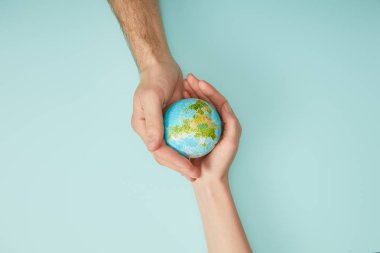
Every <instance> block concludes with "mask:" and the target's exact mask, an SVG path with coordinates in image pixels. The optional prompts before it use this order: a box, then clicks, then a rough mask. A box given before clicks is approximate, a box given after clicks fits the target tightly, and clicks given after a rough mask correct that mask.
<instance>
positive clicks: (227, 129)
mask: <svg viewBox="0 0 380 253" xmlns="http://www.w3.org/2000/svg"><path fill="white" fill-rule="evenodd" d="M220 116H221V118H222V121H223V125H224V127H223V136H222V138H221V140H220V144H221V146H225V147H230V148H232V149H237V147H238V145H239V140H240V136H241V125H240V122H239V120H238V119H237V117H236V115H235V113H234V112H233V110H232V108H231V106H230V105H229V103H228V102H225V103H224V104H223V107H222V109H221V111H220ZM224 143H228V145H224Z"/></svg>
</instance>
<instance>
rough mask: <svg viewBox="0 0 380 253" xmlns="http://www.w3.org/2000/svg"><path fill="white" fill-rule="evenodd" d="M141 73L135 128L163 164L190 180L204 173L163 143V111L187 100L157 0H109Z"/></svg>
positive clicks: (135, 110) (137, 89) (135, 99)
mask: <svg viewBox="0 0 380 253" xmlns="http://www.w3.org/2000/svg"><path fill="white" fill-rule="evenodd" d="M109 3H110V5H111V7H112V9H113V11H114V13H115V16H116V17H117V19H118V21H119V23H120V26H121V28H122V30H123V32H124V35H125V37H126V39H127V41H128V44H129V47H130V48H131V51H132V54H133V57H134V59H135V61H136V64H137V67H138V69H139V73H140V82H139V84H138V86H137V88H136V91H135V94H134V97H133V115H132V119H131V125H132V128H133V129H134V131H135V132H136V133H137V134H138V135H139V136H140V137H141V139H142V140H143V141H144V143H145V144H146V146H147V148H148V150H149V151H150V152H151V153H152V155H153V156H154V158H155V159H156V161H157V162H159V163H160V164H163V165H164V166H166V167H168V168H171V169H173V170H176V171H178V172H179V173H181V174H182V175H184V176H186V177H187V178H188V179H189V180H191V179H194V178H198V177H199V176H200V171H199V169H198V168H196V167H194V166H193V165H192V164H191V163H190V161H189V160H188V159H186V158H185V157H183V156H181V155H180V154H178V153H177V152H176V151H175V150H173V149H171V148H170V147H168V146H167V145H166V143H165V141H163V136H164V129H163V119H162V112H163V111H164V110H165V109H166V108H167V107H168V106H170V105H171V104H172V103H174V102H175V101H177V100H180V99H182V98H183V80H182V79H183V78H182V72H181V69H180V67H179V66H178V64H177V63H176V62H175V60H174V59H173V57H172V55H171V54H170V51H169V48H168V45H167V42H166V39H165V34H164V31H163V28H162V21H161V16H160V11H159V7H158V3H157V1H154V0H109Z"/></svg>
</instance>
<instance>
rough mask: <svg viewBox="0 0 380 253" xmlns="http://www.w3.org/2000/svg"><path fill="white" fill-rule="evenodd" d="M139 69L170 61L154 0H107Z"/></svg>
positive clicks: (156, 4)
mask: <svg viewBox="0 0 380 253" xmlns="http://www.w3.org/2000/svg"><path fill="white" fill-rule="evenodd" d="M108 1H109V3H110V5H111V7H112V9H113V11H114V13H115V15H116V17H117V19H118V21H119V23H120V26H121V28H122V30H123V32H124V35H125V37H126V38H127V40H128V44H129V47H130V48H131V51H132V54H133V57H134V58H135V61H136V64H137V66H138V68H139V70H140V71H142V70H143V69H144V68H146V67H148V66H150V65H152V64H156V63H159V62H162V61H163V62H166V61H172V57H171V55H170V52H169V48H168V46H167V42H166V39H165V34H164V30H163V27H162V21H161V15H160V10H159V6H158V2H157V0H108Z"/></svg>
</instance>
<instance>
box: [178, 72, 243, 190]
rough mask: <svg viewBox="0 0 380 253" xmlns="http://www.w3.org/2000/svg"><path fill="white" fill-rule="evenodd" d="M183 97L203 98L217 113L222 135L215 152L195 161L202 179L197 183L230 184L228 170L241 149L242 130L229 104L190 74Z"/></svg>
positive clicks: (214, 90) (212, 89)
mask: <svg viewBox="0 0 380 253" xmlns="http://www.w3.org/2000/svg"><path fill="white" fill-rule="evenodd" d="M183 96H184V97H185V98H189V97H193V98H200V99H203V100H205V101H207V102H209V103H210V104H211V105H213V106H214V108H215V109H216V110H217V111H218V113H219V115H220V117H221V120H222V124H223V132H222V136H221V139H220V141H219V142H218V143H217V144H216V146H215V148H214V149H213V150H212V151H211V153H209V154H208V155H207V156H205V157H200V158H196V159H192V160H191V162H192V164H193V165H194V166H195V167H196V168H198V170H200V171H201V176H200V178H198V179H197V180H196V181H195V182H194V183H196V184H198V183H200V182H211V181H215V180H218V181H223V182H227V181H228V170H229V167H230V166H231V163H232V161H233V159H234V157H235V154H236V151H237V149H238V146H239V140H240V135H241V126H240V123H239V120H238V119H237V118H236V116H235V114H234V112H233V111H232V109H231V107H230V105H229V103H228V101H227V100H226V98H224V97H223V96H222V95H221V94H220V93H219V92H218V91H217V90H216V89H215V88H214V87H213V86H212V85H211V84H209V83H207V82H205V81H200V80H198V79H197V78H196V77H195V76H194V75H192V74H189V75H188V76H187V77H186V79H185V80H184V91H183Z"/></svg>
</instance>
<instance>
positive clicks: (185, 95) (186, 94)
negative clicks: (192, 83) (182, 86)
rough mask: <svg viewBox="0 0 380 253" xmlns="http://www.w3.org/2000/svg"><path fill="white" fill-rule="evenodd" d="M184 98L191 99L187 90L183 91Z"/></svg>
mask: <svg viewBox="0 0 380 253" xmlns="http://www.w3.org/2000/svg"><path fill="white" fill-rule="evenodd" d="M183 97H184V98H190V97H191V96H190V94H189V92H187V91H186V90H184V91H183Z"/></svg>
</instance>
